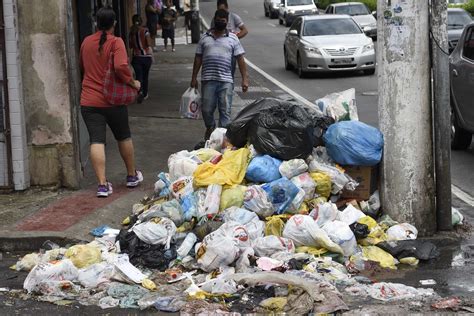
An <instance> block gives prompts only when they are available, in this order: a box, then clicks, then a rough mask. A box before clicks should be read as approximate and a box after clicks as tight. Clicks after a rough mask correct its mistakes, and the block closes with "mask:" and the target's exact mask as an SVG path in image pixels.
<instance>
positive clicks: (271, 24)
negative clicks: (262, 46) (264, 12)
mask: <svg viewBox="0 0 474 316" xmlns="http://www.w3.org/2000/svg"><path fill="white" fill-rule="evenodd" d="M267 25H270V26H271V27H277V26H276V25H275V24H273V23H270V22H268V23H267Z"/></svg>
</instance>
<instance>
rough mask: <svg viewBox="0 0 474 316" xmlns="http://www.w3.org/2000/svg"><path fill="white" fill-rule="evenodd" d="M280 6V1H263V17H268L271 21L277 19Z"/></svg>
mask: <svg viewBox="0 0 474 316" xmlns="http://www.w3.org/2000/svg"><path fill="white" fill-rule="evenodd" d="M280 4H281V3H280V0H264V1H263V10H264V11H265V16H266V17H270V18H271V19H276V18H277V17H278V9H279V8H280Z"/></svg>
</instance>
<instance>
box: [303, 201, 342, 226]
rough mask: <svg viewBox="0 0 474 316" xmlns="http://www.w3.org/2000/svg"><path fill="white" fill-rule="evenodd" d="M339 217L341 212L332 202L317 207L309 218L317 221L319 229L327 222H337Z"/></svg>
mask: <svg viewBox="0 0 474 316" xmlns="http://www.w3.org/2000/svg"><path fill="white" fill-rule="evenodd" d="M338 215H339V210H338V209H337V206H336V204H333V203H331V202H328V203H323V204H319V205H317V206H316V208H315V209H313V210H312V211H311V213H310V214H309V216H311V217H312V218H313V219H314V220H315V221H316V224H317V225H318V226H319V227H323V226H324V224H326V223H327V222H332V221H334V220H336V218H337V216H338Z"/></svg>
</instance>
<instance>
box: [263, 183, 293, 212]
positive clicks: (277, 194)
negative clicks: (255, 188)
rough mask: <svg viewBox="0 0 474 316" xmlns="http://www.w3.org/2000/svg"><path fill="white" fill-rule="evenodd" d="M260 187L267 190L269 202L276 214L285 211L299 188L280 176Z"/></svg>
mask: <svg viewBox="0 0 474 316" xmlns="http://www.w3.org/2000/svg"><path fill="white" fill-rule="evenodd" d="M262 189H263V190H265V192H267V194H268V197H269V199H270V202H272V204H273V206H275V209H276V211H277V213H278V214H282V213H283V212H285V211H286V210H287V209H288V208H289V207H290V205H291V202H293V200H294V199H295V197H296V195H297V194H298V192H299V191H300V189H299V188H298V187H297V186H296V185H294V184H293V182H291V181H290V180H288V179H287V178H280V179H278V180H276V181H273V182H270V183H267V184H264V185H263V186H262Z"/></svg>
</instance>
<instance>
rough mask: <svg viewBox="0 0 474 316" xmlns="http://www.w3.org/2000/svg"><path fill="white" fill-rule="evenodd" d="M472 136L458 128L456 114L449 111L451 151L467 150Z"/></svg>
mask: <svg viewBox="0 0 474 316" xmlns="http://www.w3.org/2000/svg"><path fill="white" fill-rule="evenodd" d="M471 141H472V134H471V133H469V132H468V131H466V130H464V129H462V128H461V127H460V126H459V123H458V120H457V116H456V113H455V112H454V110H453V109H451V149H453V150H464V149H467V148H469V146H470V145H471Z"/></svg>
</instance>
